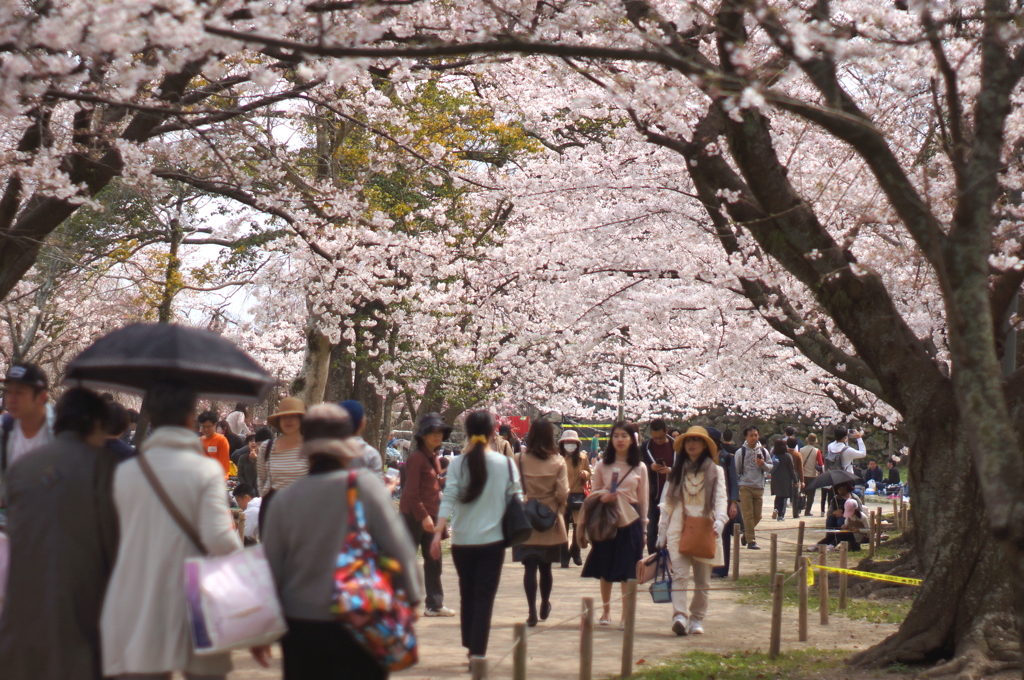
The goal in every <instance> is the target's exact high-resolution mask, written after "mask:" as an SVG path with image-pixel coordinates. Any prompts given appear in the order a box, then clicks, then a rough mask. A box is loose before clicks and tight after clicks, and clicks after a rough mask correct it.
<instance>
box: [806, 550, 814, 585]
mask: <svg viewBox="0 0 1024 680" xmlns="http://www.w3.org/2000/svg"><path fill="white" fill-rule="evenodd" d="M804 559H805V560H807V568H806V569H804V571H806V572H807V585H808V586H813V585H814V570H813V569H811V567H813V566H814V565H813V564H811V558H810V557H804Z"/></svg>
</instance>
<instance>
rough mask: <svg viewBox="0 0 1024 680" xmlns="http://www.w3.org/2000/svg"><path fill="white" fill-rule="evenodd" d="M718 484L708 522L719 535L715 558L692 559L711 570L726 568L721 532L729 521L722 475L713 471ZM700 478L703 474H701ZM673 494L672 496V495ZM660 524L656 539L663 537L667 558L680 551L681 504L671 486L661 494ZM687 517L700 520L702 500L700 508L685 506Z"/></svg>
mask: <svg viewBox="0 0 1024 680" xmlns="http://www.w3.org/2000/svg"><path fill="white" fill-rule="evenodd" d="M716 472H717V473H718V474H717V475H716V477H717V480H716V482H715V507H714V509H713V512H712V516H711V519H712V520H713V521H714V529H715V532H716V533H717V534H718V536H717V538H716V540H715V557H714V559H711V560H709V559H706V558H703V557H694V558H691V559H693V560H696V561H697V562H705V563H708V564H710V565H711V566H713V567H724V566H725V552H724V551H723V549H722V530H723V529H724V528H725V523H726V522H728V521H729V515H728V504H729V500H728V498H727V496H726V492H725V471H724V470H722V469H721V468H719V469H718V470H716ZM701 474H703V473H701ZM673 491H674V492H675V493H673ZM659 507H660V508H661V518H662V519H661V522H659V527H658V528H659V536H662V535H666V532H667V538H668V542H667V543H666V546H667V547H668V549H669V552H670V554H671V553H676V552H677V550H678V548H679V538H680V536H681V535H682V533H683V503H682V498H680V493H679V489H678V488H677V487H673V486H672V485H671V484H666V485H665V488H664V490H663V491H662V494H661V504H660V505H659ZM686 514H688V515H694V516H700V515H703V514H704V499H703V498H701V499H700V503H699V504H693V505H689V504H688V505H687V506H686Z"/></svg>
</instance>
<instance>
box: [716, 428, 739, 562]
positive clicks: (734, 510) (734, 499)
mask: <svg viewBox="0 0 1024 680" xmlns="http://www.w3.org/2000/svg"><path fill="white" fill-rule="evenodd" d="M730 434H731V433H730ZM708 436H709V437H711V439H713V440H714V442H715V444H717V445H718V450H719V451H720V453H719V454H718V464H719V465H721V466H722V471H723V472H724V473H725V493H726V496H727V497H728V499H729V521H728V522H726V523H725V528H724V529H722V553H723V554H724V556H725V564H724V565H723V566H721V567H714V568H712V569H711V575H712V576H715V577H718V578H725V577H726V576H728V575H729V557H730V553H731V552H732V533H733V531H734V530H735V527H736V526H737V525H738V526H739V528H740V529H741V530H742V529H743V515H742V513H740V511H739V510H740V481H739V477H738V476H737V474H736V466H735V465H733V461H732V457H733V455H734V452H735V451H736V447H735V446H733V447H732V449H733V451H732V452H730V451H729V447H728V445H727V444H726V443H725V442H723V441H722V435H721V434H720V433H719V431H718V429H717V428H714V427H709V428H708Z"/></svg>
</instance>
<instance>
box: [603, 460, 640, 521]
mask: <svg viewBox="0 0 1024 680" xmlns="http://www.w3.org/2000/svg"><path fill="white" fill-rule="evenodd" d="M616 468H618V470H619V488H618V492H619V493H620V494H622V497H623V498H625V499H626V500H627V501H629V502H630V503H633V504H635V505H638V506H640V519H641V520H643V527H644V531H646V530H647V506H648V504H649V503H650V493H649V488H650V486H649V485H650V482H649V481H648V478H647V465H645V464H644V463H643V461H641V462H640V464H639V465H637V466H636V468H634V469H633V471H632V472H630V471H629V465H626V464H625V463H618V462H616V464H615V465H605V462H604V461H603V460H598V462H597V465H596V466H595V467H594V475H593V488H594V491H597V490H598V489H608V490H610V489H611V486H612V474H613V472H614V470H615V469H616Z"/></svg>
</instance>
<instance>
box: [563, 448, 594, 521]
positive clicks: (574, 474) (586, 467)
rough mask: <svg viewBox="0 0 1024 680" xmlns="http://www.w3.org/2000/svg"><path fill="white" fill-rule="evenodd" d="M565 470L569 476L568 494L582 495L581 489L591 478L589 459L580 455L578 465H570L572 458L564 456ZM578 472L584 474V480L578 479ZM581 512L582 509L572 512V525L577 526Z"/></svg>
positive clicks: (583, 454) (585, 455) (584, 455)
mask: <svg viewBox="0 0 1024 680" xmlns="http://www.w3.org/2000/svg"><path fill="white" fill-rule="evenodd" d="M565 469H566V474H568V475H569V493H583V487H584V485H585V484H586V483H587V482H588V481H590V476H591V471H590V459H588V458H587V454H585V453H580V464H579V465H573V464H572V456H565ZM580 472H584V473H586V475H587V477H586V479H580ZM582 511H583V508H580V509H579V510H573V511H572V521H573V522H574V523H576V524H579V521H580V512H582Z"/></svg>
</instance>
